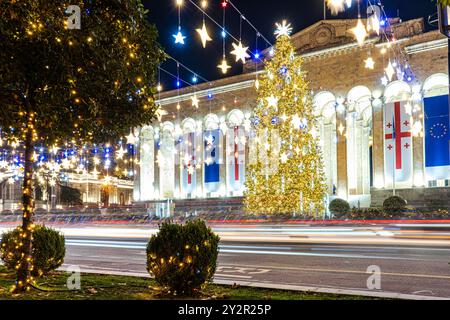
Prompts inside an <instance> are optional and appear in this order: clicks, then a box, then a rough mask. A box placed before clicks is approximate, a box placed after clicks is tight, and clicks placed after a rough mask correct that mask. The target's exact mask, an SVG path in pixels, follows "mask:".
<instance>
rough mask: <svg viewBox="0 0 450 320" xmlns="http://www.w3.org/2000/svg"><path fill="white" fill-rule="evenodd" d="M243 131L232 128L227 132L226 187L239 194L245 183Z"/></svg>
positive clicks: (244, 140)
mask: <svg viewBox="0 0 450 320" xmlns="http://www.w3.org/2000/svg"><path fill="white" fill-rule="evenodd" d="M246 143H247V141H246V137H245V130H244V128H243V127H239V126H237V127H234V128H232V129H229V130H228V131H227V185H228V189H229V190H230V191H233V192H240V191H242V188H243V187H244V182H245V144H246Z"/></svg>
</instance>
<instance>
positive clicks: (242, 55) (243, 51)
mask: <svg viewBox="0 0 450 320" xmlns="http://www.w3.org/2000/svg"><path fill="white" fill-rule="evenodd" d="M233 48H234V50H233V51H231V54H232V55H235V56H236V62H238V61H239V60H241V61H242V63H243V64H245V62H246V61H245V59H248V58H250V55H249V54H248V53H247V50H248V47H244V46H243V45H242V42H239V45H237V44H235V43H233Z"/></svg>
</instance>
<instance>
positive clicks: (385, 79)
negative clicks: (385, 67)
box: [381, 76, 389, 86]
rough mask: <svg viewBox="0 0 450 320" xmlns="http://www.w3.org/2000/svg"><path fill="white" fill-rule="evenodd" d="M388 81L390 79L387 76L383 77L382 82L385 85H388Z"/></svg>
mask: <svg viewBox="0 0 450 320" xmlns="http://www.w3.org/2000/svg"><path fill="white" fill-rule="evenodd" d="M388 83H389V79H388V78H387V77H386V76H384V77H383V78H381V84H382V85H383V86H387V85H388Z"/></svg>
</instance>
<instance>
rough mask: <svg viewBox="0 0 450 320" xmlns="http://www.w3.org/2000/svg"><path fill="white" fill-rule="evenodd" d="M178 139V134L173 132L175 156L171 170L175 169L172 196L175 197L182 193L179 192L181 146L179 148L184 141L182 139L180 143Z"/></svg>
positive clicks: (179, 196)
mask: <svg viewBox="0 0 450 320" xmlns="http://www.w3.org/2000/svg"><path fill="white" fill-rule="evenodd" d="M180 139H181V136H178V135H177V134H176V133H175V139H174V143H175V145H174V148H175V156H174V158H175V159H174V167H173V170H174V171H175V174H174V178H175V188H174V197H175V198H181V197H182V193H181V164H182V161H181V156H180V155H181V150H182V148H181V146H182V143H184V141H182V142H181V143H180Z"/></svg>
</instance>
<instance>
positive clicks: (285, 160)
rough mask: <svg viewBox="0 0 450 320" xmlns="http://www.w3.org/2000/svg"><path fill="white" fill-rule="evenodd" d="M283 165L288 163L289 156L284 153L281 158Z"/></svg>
mask: <svg viewBox="0 0 450 320" xmlns="http://www.w3.org/2000/svg"><path fill="white" fill-rule="evenodd" d="M280 160H281V163H286V162H287V161H288V156H287V154H286V153H282V154H281V156H280Z"/></svg>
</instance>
